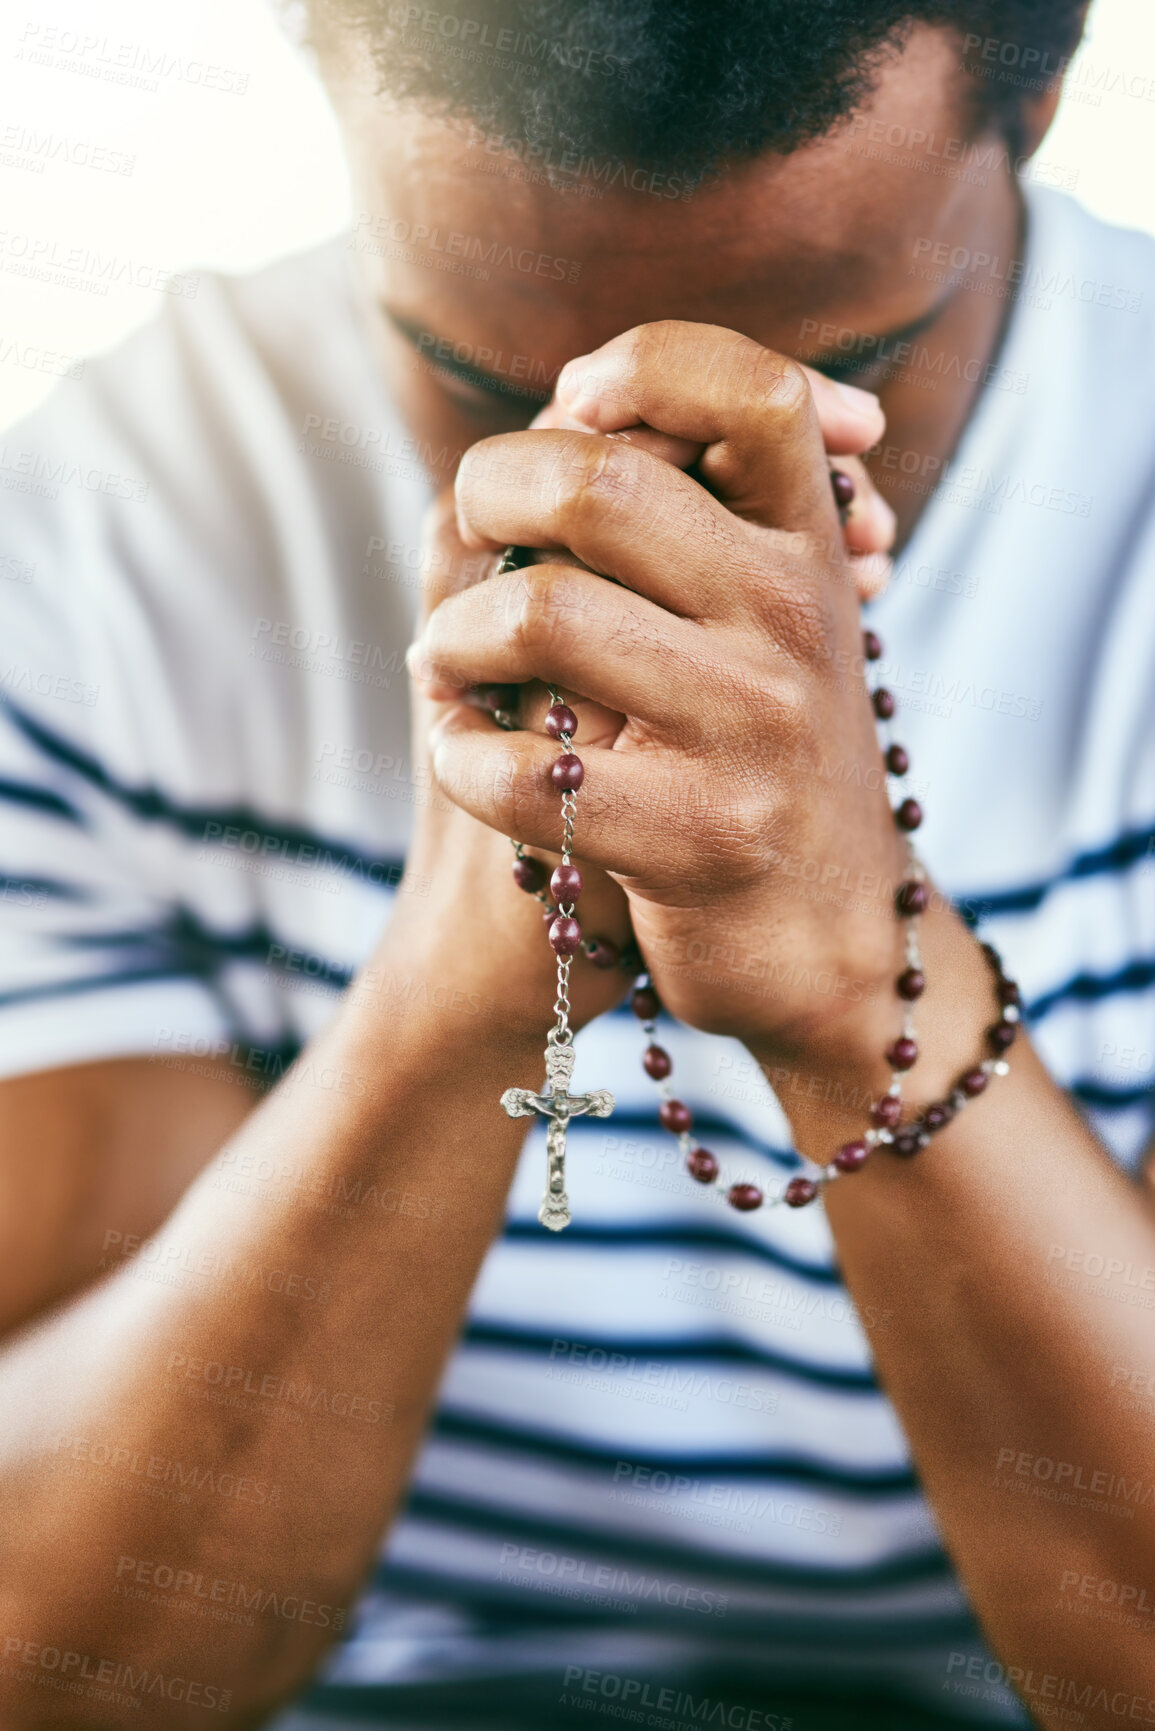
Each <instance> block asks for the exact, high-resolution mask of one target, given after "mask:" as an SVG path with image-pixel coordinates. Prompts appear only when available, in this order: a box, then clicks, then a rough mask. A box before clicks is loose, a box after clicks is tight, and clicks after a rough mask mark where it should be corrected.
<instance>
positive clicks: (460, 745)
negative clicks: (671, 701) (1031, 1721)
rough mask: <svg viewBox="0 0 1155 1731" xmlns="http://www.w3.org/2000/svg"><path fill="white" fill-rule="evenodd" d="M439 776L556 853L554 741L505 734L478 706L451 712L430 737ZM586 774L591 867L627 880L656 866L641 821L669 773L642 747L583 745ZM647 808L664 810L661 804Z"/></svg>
mask: <svg viewBox="0 0 1155 1731" xmlns="http://www.w3.org/2000/svg"><path fill="white" fill-rule="evenodd" d="M429 743H430V752H431V760H432V767H433V775H434V779H435V780H436V782H437V785H438V787H439V788H440V790H441V792H442V793H444V794H445V795H446V797H447V798H448V799H451V800H452V801H453V803H454V804H455V805H458V806H460V807H461V809H462V810H463V811H466V812H468V813H469V814H470V816H472V817H475V818H477V819H478V820H479V821H480V822H481V823H484V824H487V825H488V826H489V828H490V829H495V830H497V831H498V832H499V833H500V834H501V835H507V836H515V837H516V838H517V840H518V841H520V842H523V843H524V844H525V845H526V846H527V847H534V848H540V849H543V850H545V851H549V850H554V851H556V849H557V845H558V837H559V832H560V815H559V800H560V795H559V793H558V790H557V788H556V787H555V786H554V784H553V780H552V778H551V773H550V772H551V770H552V769H553V765H554V764H555V763H556V762H557V755H558V753H557V745H556V743H555V742H554V741H553V740H550V739H547V738H545V737H544V736H541V735H538V734H532V733H501V732H498V731H497V730H496V729H495V728H494V727H493V725H492V723H491V722H488V721H486V719H485V717H484V716H481V715H479V714H478V712H477V711H476V710H474V709H468V708H466V706H465V705H464V704H458V705H456V706H454V707H453V708H451V709H449V710H447V711H446V713H445V715H444V716H442V718H441V720H440V721H439V722H438V724H437V726H436V727H435V728H434V729H433V732H432V734H431V735H430V742H429ZM582 753H583V755H582V763H583V765H584V767H585V771H586V775H585V780H584V781H583V783H582V786H581V793H580V796H579V805H578V812H579V817H578V823H579V832H578V838H577V839H578V852H579V853H580V855H581V857H582V858H583V859H584V860H588V861H589V863H590V864H591V865H595V866H600V867H601V868H602V869H603V870H609V871H613V872H614V873H615V874H618V875H620V876H624V877H626V878H633V877H638V876H641V875H642V873H643V872H645V871H646V870H647V866H648V867H649V869H650V872H651V875H652V871H653V860H652V852H653V849H652V842H651V844H650V845H649V846H647V844H646V841H645V839H644V829H645V826H640V825H639V824H638V822H637V811H638V802H639V800H643V801H647V802H648V801H651V800H652V801H654V802H659V801H664V800H665V798H666V796H667V795H668V794H669V793H670V788H669V786H668V785H667V783H668V781H669V779H670V777H669V776H668V775H667V772H665V771H664V770H658V769H656V768H655V767H654V766H653V764H651V763H647V762H646V761H645V760H644V759H643V758H642V757H641V756H640V754H638V753H624V752H619V751H612V750H606V749H605V748H604V747H600V746H592V745H588V744H587V745H585V746H583V747H582ZM648 809H660V806H659V805H658V804H655V805H651V806H649V807H648Z"/></svg>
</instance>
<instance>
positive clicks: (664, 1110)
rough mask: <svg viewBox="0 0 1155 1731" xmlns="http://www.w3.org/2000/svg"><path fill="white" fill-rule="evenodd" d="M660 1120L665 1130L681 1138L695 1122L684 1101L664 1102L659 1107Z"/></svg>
mask: <svg viewBox="0 0 1155 1731" xmlns="http://www.w3.org/2000/svg"><path fill="white" fill-rule="evenodd" d="M658 1118H659V1120H660V1121H661V1124H662V1127H663V1129H666V1130H672V1131H673V1133H674V1135H675V1136H681V1135H682V1134H684V1132H685V1131H687V1130H688V1129H689V1128H690V1126H691V1124H692V1123H693V1122H694V1115H693V1113H692V1112H691V1111H690V1108H689V1107H688V1106H687V1105H686V1104H685V1102H684V1101H682V1100H663V1101H662V1104H661V1105H660V1106H659V1107H658Z"/></svg>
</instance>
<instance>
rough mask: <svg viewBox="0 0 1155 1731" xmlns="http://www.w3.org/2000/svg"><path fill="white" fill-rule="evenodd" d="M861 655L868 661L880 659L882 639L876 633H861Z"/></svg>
mask: <svg viewBox="0 0 1155 1731" xmlns="http://www.w3.org/2000/svg"><path fill="white" fill-rule="evenodd" d="M862 653H863V654H864V655H865V657H866V659H867V660H868V661H879V660H881V659H882V638H881V637H880V636H879V635H878V633H877V631H864V632H863V633H862Z"/></svg>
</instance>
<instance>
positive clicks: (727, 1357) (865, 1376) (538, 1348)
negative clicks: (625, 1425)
mask: <svg viewBox="0 0 1155 1731" xmlns="http://www.w3.org/2000/svg"><path fill="white" fill-rule="evenodd" d="M581 1332H582V1339H581V1342H580V1344H581V1345H582V1346H583V1347H587V1348H591V1349H593V1350H595V1351H596V1350H598V1349H599V1348H600V1349H601V1350H603V1351H604V1352H605V1353H607V1354H609V1353H621V1354H623V1355H624V1356H625V1357H626V1358H631V1359H643V1360H645V1362H646V1363H649V1364H653V1363H655V1362H656V1361H660V1360H661V1359H671V1360H674V1361H676V1362H683V1363H684V1362H685V1361H687V1360H693V1359H706V1358H708V1359H712V1360H714V1361H715V1363H718V1364H742V1365H749V1366H753V1367H755V1368H757V1369H759V1370H772V1371H777V1372H778V1373H780V1374H781V1375H782V1376H787V1377H796V1378H797V1379H798V1380H799V1381H801V1382H808V1383H814V1384H816V1385H817V1386H819V1387H820V1388H835V1389H839V1390H841V1391H842V1392H843V1393H844V1394H871V1395H873V1394H876V1393H877V1392H878V1384H877V1382H876V1381H875V1379H874V1377H873V1376H872V1374H871V1372H870V1371H869V1370H863V1369H859V1368H853V1369H852V1368H850V1367H849V1366H847V1367H842V1366H838V1365H830V1366H827V1365H822V1364H815V1363H814V1362H813V1361H812V1360H808V1359H796V1358H790V1357H788V1356H784V1355H783V1354H781V1353H777V1352H767V1351H765V1350H764V1349H763V1348H761V1347H754V1346H748V1345H747V1344H746V1343H745V1342H744V1341H740V1340H729V1339H726V1338H724V1337H722V1336H718V1335H714V1336H704V1337H703V1338H702V1339H701V1340H692V1339H689V1340H687V1339H685V1338H682V1339H676V1340H665V1339H663V1338H662V1337H661V1336H660V1335H657V1336H654V1337H653V1338H651V1339H646V1340H638V1339H634V1340H631V1339H628V1338H627V1339H620V1338H618V1337H617V1336H615V1335H612V1334H608V1335H607V1334H595V1333H593V1332H592V1331H591V1330H590V1329H588V1328H583V1329H582V1331H581ZM461 1338H462V1341H463V1342H464V1343H465V1344H466V1345H467V1346H481V1347H496V1348H498V1349H500V1350H501V1351H503V1352H520V1353H522V1354H525V1355H531V1356H533V1357H541V1356H542V1355H543V1354H547V1353H551V1349H552V1348H553V1346H554V1343H555V1342H556V1341H557V1339H558V1336H557V1335H556V1334H543V1333H539V1332H537V1331H535V1330H533V1329H528V1328H511V1327H507V1326H504V1325H502V1324H499V1323H485V1322H471V1323H469V1325H468V1326H467V1327H466V1329H465V1330H464V1332H463V1334H462V1336H461ZM565 1344H566V1345H567V1346H568V1345H569V1342H568V1341H567V1342H566V1343H565ZM562 1362H563V1364H564V1362H565V1361H564V1360H563V1361H562ZM621 1368H622V1369H624V1368H626V1367H625V1366H622V1367H621ZM601 1370H602V1371H604V1372H605V1374H606V1375H611V1374H612V1373H611V1372H610V1370H609V1367H608V1366H602V1367H601ZM703 1374H705V1373H703ZM670 1392H672V1393H677V1392H678V1391H677V1390H671V1391H670Z"/></svg>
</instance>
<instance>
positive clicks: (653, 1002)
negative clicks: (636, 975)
mask: <svg viewBox="0 0 1155 1731" xmlns="http://www.w3.org/2000/svg"><path fill="white" fill-rule="evenodd" d="M661 1007H662V1006H661V1003H660V1001H659V999H658V994H657V992H655V990H654V988H653V986H635V987H634V989H633V991H632V992H631V993H630V1009H631V1010H632V1011H633V1012H634V1015H635V1016H636V1017H637V1018H638V1021H639V1022H654V1021H656V1020H657V1018H658V1012H659V1011H660V1010H661Z"/></svg>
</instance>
